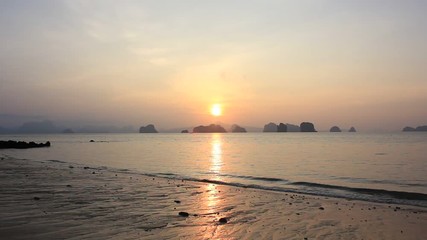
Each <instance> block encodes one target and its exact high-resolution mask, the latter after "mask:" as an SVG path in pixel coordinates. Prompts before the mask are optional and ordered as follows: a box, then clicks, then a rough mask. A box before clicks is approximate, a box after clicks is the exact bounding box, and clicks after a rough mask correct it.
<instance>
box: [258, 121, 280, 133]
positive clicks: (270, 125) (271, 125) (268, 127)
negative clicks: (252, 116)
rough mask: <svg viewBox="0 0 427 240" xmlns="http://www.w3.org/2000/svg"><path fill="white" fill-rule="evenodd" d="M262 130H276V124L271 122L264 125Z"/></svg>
mask: <svg viewBox="0 0 427 240" xmlns="http://www.w3.org/2000/svg"><path fill="white" fill-rule="evenodd" d="M262 131H263V132H277V125H276V124H275V123H273V122H270V123H267V124H265V125H264V129H263V130H262Z"/></svg>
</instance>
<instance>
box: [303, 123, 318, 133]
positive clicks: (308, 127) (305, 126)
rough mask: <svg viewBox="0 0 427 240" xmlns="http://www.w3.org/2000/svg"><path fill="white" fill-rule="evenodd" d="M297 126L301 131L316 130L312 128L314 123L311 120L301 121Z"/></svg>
mask: <svg viewBox="0 0 427 240" xmlns="http://www.w3.org/2000/svg"><path fill="white" fill-rule="evenodd" d="M299 127H300V129H301V132H317V131H316V129H315V128H314V124H313V123H311V122H302V123H301V124H300V126H299Z"/></svg>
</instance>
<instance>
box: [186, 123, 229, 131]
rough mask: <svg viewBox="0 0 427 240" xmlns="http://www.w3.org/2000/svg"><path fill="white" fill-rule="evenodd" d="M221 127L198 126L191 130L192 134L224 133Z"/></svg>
mask: <svg viewBox="0 0 427 240" xmlns="http://www.w3.org/2000/svg"><path fill="white" fill-rule="evenodd" d="M226 132H227V131H225V128H223V127H222V126H221V125H216V124H211V125H209V126H202V125H200V126H198V127H195V128H193V133H226Z"/></svg>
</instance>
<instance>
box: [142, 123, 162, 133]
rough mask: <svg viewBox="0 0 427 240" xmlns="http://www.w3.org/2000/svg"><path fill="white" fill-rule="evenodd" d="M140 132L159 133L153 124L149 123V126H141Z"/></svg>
mask: <svg viewBox="0 0 427 240" xmlns="http://www.w3.org/2000/svg"><path fill="white" fill-rule="evenodd" d="M139 133H158V131H157V130H156V128H155V127H154V125H153V124H148V125H147V126H145V127H144V126H142V127H140V128H139Z"/></svg>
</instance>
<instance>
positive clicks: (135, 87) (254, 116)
mask: <svg viewBox="0 0 427 240" xmlns="http://www.w3.org/2000/svg"><path fill="white" fill-rule="evenodd" d="M426 12H427V1H422V0H419V1H415V0H407V1H401V0H399V1H394V0H388V1H380V0H360V1H346V0H336V1H333V0H331V1H322V0H312V1H307V0H298V1H297V0H295V1H275V0H271V1H251V0H240V1H233V0H217V1H200V0H185V1H162V0H156V1H126V0H124V1H114V0H102V1H89V0H88V1H86V0H85V1H79V0H70V1H62V0H50V1H40V0H34V1H25V0H11V1H8V0H0V34H1V38H0V41H1V42H0V126H13V125H18V124H21V123H22V122H24V121H30V120H42V119H49V120H52V121H55V122H62V123H82V124H83V123H93V124H116V125H134V126H137V127H139V126H141V125H147V124H149V123H152V124H155V125H156V127H157V128H165V129H166V128H175V127H184V126H195V125H200V124H209V123H212V122H223V123H228V124H233V123H237V124H240V125H243V126H257V127H262V126H263V125H264V124H266V123H268V122H276V123H279V122H284V123H294V124H299V123H300V122H303V121H310V122H313V123H314V124H315V125H316V128H317V129H324V130H326V129H329V128H330V127H331V126H334V125H338V126H340V127H341V128H347V129H348V128H349V127H350V126H355V127H356V128H357V129H360V130H365V131H370V130H391V131H393V130H400V129H401V128H403V127H404V126H407V125H409V126H418V125H426V124H427V45H426V43H427V17H426V16H425V13H426ZM213 104H220V105H221V108H222V109H221V110H222V115H221V116H213V115H212V114H210V108H211V106H212V105H213Z"/></svg>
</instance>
